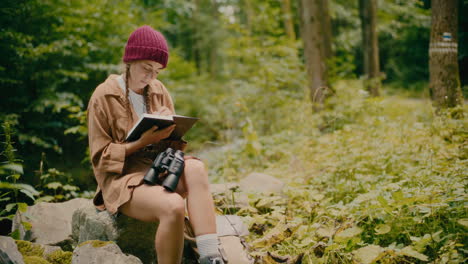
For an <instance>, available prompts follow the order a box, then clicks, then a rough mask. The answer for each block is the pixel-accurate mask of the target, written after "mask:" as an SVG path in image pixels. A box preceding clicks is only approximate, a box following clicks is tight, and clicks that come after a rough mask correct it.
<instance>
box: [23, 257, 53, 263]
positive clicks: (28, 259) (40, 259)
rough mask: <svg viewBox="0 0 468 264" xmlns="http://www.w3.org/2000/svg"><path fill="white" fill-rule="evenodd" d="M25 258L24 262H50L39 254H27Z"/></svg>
mask: <svg viewBox="0 0 468 264" xmlns="http://www.w3.org/2000/svg"><path fill="white" fill-rule="evenodd" d="M23 259H24V264H50V262H48V261H47V260H45V259H43V258H41V257H38V256H27V257H24V258H23Z"/></svg>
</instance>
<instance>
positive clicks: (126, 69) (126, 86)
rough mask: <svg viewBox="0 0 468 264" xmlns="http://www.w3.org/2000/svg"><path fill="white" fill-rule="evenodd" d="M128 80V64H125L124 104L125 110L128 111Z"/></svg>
mask: <svg viewBox="0 0 468 264" xmlns="http://www.w3.org/2000/svg"><path fill="white" fill-rule="evenodd" d="M129 78H130V64H128V63H127V65H126V66H125V98H126V99H127V100H126V101H125V102H126V107H127V110H130V97H129V95H130V90H129V89H130V88H128V79H129Z"/></svg>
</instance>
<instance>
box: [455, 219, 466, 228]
mask: <svg viewBox="0 0 468 264" xmlns="http://www.w3.org/2000/svg"><path fill="white" fill-rule="evenodd" d="M457 223H459V224H460V225H462V226H464V227H468V218H462V219H458V221H457Z"/></svg>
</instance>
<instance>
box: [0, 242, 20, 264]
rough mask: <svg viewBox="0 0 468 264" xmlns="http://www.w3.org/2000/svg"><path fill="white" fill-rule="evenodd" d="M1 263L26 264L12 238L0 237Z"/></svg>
mask: <svg viewBox="0 0 468 264" xmlns="http://www.w3.org/2000/svg"><path fill="white" fill-rule="evenodd" d="M0 263H2V264H3V263H5V264H24V261H23V256H22V255H21V253H20V252H19V251H18V247H17V246H16V243H15V240H13V238H11V237H6V236H0Z"/></svg>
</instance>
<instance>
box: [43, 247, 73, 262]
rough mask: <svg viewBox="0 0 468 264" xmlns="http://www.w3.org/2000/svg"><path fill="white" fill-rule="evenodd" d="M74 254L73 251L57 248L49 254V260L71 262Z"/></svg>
mask: <svg viewBox="0 0 468 264" xmlns="http://www.w3.org/2000/svg"><path fill="white" fill-rule="evenodd" d="M72 256H73V253H72V252H68V251H62V250H56V251H54V252H52V253H50V254H49V255H47V260H48V261H49V262H50V263H51V264H71V262H72Z"/></svg>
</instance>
